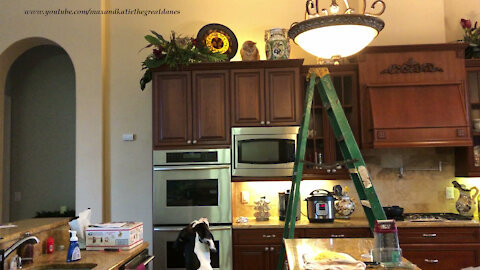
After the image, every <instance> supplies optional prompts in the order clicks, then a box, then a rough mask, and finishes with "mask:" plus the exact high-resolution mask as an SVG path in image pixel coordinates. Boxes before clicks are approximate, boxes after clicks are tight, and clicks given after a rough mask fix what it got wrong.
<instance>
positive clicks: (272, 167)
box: [232, 126, 299, 177]
mask: <svg viewBox="0 0 480 270" xmlns="http://www.w3.org/2000/svg"><path fill="white" fill-rule="evenodd" d="M298 130H299V127H298V126H289V127H239V128H232V176H245V177H256V176H257V177H269V176H291V175H292V174H293V164H294V162H287V163H279V164H251V163H239V160H238V142H239V141H242V140H255V139H287V140H294V142H295V143H294V145H295V146H296V144H297V143H296V142H297V135H298ZM294 151H295V149H294Z"/></svg>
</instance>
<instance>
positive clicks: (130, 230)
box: [85, 222, 143, 250]
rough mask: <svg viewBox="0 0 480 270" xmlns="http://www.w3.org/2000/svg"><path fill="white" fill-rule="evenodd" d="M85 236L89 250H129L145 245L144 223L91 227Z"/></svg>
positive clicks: (109, 224) (106, 224) (119, 223)
mask: <svg viewBox="0 0 480 270" xmlns="http://www.w3.org/2000/svg"><path fill="white" fill-rule="evenodd" d="M85 235H86V248H87V250H104V249H121V250H129V249H131V248H133V247H135V246H138V245H140V244H141V243H143V222H118V223H105V224H95V225H90V227H88V228H87V229H86V230H85Z"/></svg>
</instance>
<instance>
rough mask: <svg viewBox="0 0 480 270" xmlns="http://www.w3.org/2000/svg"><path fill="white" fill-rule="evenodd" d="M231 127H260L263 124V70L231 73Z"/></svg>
mask: <svg viewBox="0 0 480 270" xmlns="http://www.w3.org/2000/svg"><path fill="white" fill-rule="evenodd" d="M231 78H232V81H231V93H232V125H233V126H260V125H262V124H261V121H264V122H265V88H264V74H263V69H241V70H232V71H231Z"/></svg>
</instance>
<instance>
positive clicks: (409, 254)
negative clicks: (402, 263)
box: [401, 244, 480, 270]
mask: <svg viewBox="0 0 480 270" xmlns="http://www.w3.org/2000/svg"><path fill="white" fill-rule="evenodd" d="M401 247H402V254H403V257H405V258H407V259H408V260H409V261H411V262H412V263H414V264H416V265H417V266H418V267H419V268H421V269H422V270H437V269H438V270H444V269H448V270H457V269H458V270H460V269H462V268H466V267H469V266H479V265H480V256H479V254H480V244H443V245H440V244H436V245H434V244H420V245H415V244H409V245H402V246H401Z"/></svg>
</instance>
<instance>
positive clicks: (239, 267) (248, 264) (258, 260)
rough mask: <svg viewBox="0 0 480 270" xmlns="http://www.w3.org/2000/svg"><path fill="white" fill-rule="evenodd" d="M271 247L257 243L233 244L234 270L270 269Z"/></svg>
mask: <svg viewBox="0 0 480 270" xmlns="http://www.w3.org/2000/svg"><path fill="white" fill-rule="evenodd" d="M268 253H269V247H268V246H257V245H242V246H237V245H234V246H233V254H234V255H233V269H234V270H268V269H270V268H268V264H269V256H268V255H269V254H268Z"/></svg>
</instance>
